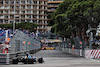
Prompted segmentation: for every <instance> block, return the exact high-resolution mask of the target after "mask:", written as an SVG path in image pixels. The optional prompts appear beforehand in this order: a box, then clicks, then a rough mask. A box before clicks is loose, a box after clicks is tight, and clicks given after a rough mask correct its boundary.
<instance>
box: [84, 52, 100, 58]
mask: <svg viewBox="0 0 100 67" xmlns="http://www.w3.org/2000/svg"><path fill="white" fill-rule="evenodd" d="M85 58H100V50H85Z"/></svg>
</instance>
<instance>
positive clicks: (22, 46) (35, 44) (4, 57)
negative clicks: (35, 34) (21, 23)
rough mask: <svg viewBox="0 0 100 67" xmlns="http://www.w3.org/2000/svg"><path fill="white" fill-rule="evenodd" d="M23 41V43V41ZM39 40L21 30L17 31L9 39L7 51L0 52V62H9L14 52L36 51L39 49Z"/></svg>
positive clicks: (14, 54)
mask: <svg viewBox="0 0 100 67" xmlns="http://www.w3.org/2000/svg"><path fill="white" fill-rule="evenodd" d="M23 42H24V43H23ZM40 44H41V43H40V42H39V41H38V40H36V39H33V38H32V37H29V36H28V35H26V34H24V33H23V32H21V31H18V32H17V33H16V34H15V35H14V37H13V38H12V39H11V42H10V43H9V45H10V46H11V47H9V52H8V53H6V52H5V53H0V64H11V63H12V59H13V57H15V56H16V54H22V53H27V52H29V53H31V54H33V53H36V52H38V51H39V50H40Z"/></svg>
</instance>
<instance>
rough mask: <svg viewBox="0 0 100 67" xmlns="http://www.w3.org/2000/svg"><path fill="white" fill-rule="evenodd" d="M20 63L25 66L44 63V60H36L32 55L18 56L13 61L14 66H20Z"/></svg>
mask: <svg viewBox="0 0 100 67" xmlns="http://www.w3.org/2000/svg"><path fill="white" fill-rule="evenodd" d="M18 62H22V63H24V64H33V63H34V62H39V63H43V62H44V60H43V58H42V57H40V58H36V57H34V56H30V54H17V55H16V56H15V57H14V58H13V59H12V63H13V64H18Z"/></svg>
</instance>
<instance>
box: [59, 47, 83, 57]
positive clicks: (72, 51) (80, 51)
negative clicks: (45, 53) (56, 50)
mask: <svg viewBox="0 0 100 67" xmlns="http://www.w3.org/2000/svg"><path fill="white" fill-rule="evenodd" d="M60 50H62V51H65V52H68V53H71V54H74V55H77V56H84V53H83V51H82V50H81V49H74V50H73V49H71V48H60Z"/></svg>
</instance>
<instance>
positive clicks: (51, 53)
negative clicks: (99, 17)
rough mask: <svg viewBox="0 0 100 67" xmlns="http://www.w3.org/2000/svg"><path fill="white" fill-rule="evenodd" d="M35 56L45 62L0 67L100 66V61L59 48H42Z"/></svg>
mask: <svg viewBox="0 0 100 67" xmlns="http://www.w3.org/2000/svg"><path fill="white" fill-rule="evenodd" d="M33 56H36V57H43V59H44V63H41V64H39V63H34V64H23V63H19V64H17V65H14V64H11V65H0V67H100V61H99V60H95V59H86V58H83V57H78V56H75V55H72V54H69V53H66V52H63V51H58V50H41V51H39V52H37V53H35V54H34V55H33Z"/></svg>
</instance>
